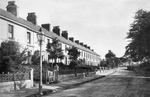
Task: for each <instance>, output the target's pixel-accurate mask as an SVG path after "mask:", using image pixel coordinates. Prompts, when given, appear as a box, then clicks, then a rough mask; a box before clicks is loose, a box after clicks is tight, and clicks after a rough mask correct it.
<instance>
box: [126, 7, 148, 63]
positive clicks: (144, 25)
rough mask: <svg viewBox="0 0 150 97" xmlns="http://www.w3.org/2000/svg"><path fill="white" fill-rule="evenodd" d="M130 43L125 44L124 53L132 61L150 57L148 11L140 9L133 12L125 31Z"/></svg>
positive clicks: (145, 59) (144, 59) (146, 59)
mask: <svg viewBox="0 0 150 97" xmlns="http://www.w3.org/2000/svg"><path fill="white" fill-rule="evenodd" d="M127 39H130V43H129V44H128V45H127V46H126V52H125V55H126V56H128V57H130V58H131V59H132V60H133V61H149V59H150V12H149V11H144V10H142V9H140V10H138V11H137V12H136V14H135V17H134V21H133V23H132V24H131V28H130V30H129V32H128V33H127Z"/></svg>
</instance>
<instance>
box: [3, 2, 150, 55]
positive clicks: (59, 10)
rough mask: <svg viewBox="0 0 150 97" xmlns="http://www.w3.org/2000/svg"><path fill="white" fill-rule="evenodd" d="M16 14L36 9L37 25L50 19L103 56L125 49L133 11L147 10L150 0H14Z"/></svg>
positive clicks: (116, 53) (49, 21) (23, 14)
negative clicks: (109, 52) (16, 7)
mask: <svg viewBox="0 0 150 97" xmlns="http://www.w3.org/2000/svg"><path fill="white" fill-rule="evenodd" d="M8 1H10V0H0V8H2V9H4V10H6V6H7V4H8ZM15 3H16V5H17V6H18V13H19V17H21V18H24V19H26V17H27V14H28V13H30V12H35V13H36V15H37V23H38V25H41V24H45V23H50V24H51V29H52V28H53V26H60V29H61V31H63V30H67V31H68V35H69V37H74V39H75V40H79V41H80V42H83V43H84V44H87V45H88V46H90V47H91V49H94V51H95V52H96V53H97V54H99V55H100V56H101V58H105V55H106V54H107V53H108V50H111V51H112V52H113V53H114V54H115V55H116V57H121V56H123V55H124V53H125V47H126V46H127V44H128V41H127V39H126V36H127V32H128V31H129V29H130V24H131V23H132V22H133V21H134V15H135V12H136V11H137V10H139V9H144V10H148V11H150V0H15Z"/></svg>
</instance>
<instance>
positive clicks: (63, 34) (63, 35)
mask: <svg viewBox="0 0 150 97" xmlns="http://www.w3.org/2000/svg"><path fill="white" fill-rule="evenodd" d="M61 36H62V37H64V38H65V39H68V32H67V30H65V31H62V33H61Z"/></svg>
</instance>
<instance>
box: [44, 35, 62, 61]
mask: <svg viewBox="0 0 150 97" xmlns="http://www.w3.org/2000/svg"><path fill="white" fill-rule="evenodd" d="M46 51H47V52H48V53H49V59H55V62H56V59H57V58H59V59H63V58H64V54H63V52H62V51H63V50H62V48H61V43H60V41H59V40H58V39H57V38H53V40H52V43H47V49H46Z"/></svg>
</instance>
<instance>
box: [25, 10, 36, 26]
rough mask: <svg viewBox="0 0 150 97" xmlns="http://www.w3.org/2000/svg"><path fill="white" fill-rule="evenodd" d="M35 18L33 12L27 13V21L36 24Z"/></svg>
mask: <svg viewBox="0 0 150 97" xmlns="http://www.w3.org/2000/svg"><path fill="white" fill-rule="evenodd" d="M36 18H37V17H36V15H35V13H34V12H32V13H28V16H27V21H29V22H31V23H33V24H34V25H36V24H37V22H36Z"/></svg>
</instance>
